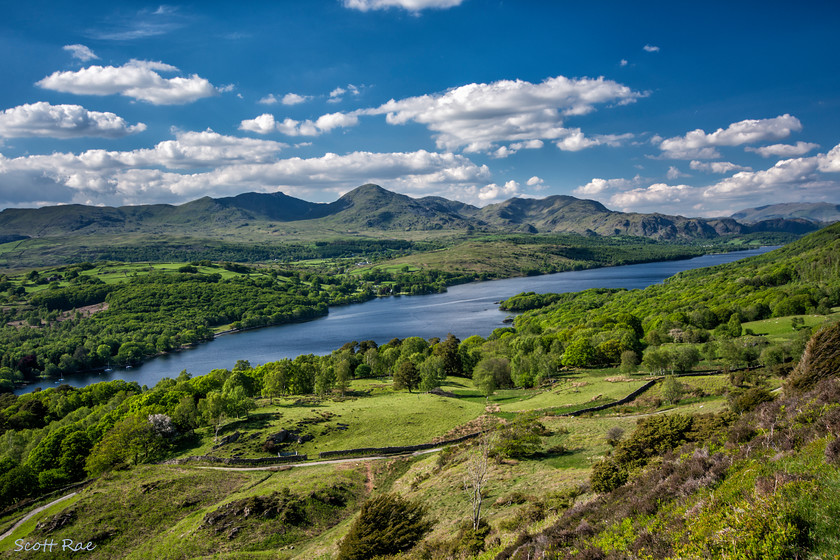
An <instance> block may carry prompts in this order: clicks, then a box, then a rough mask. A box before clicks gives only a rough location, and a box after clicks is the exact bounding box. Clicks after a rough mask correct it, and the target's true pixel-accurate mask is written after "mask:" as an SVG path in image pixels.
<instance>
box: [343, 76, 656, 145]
mask: <svg viewBox="0 0 840 560" xmlns="http://www.w3.org/2000/svg"><path fill="white" fill-rule="evenodd" d="M644 95H645V94H644V93H640V92H636V91H633V90H632V89H630V88H628V87H627V86H624V85H621V84H619V83H617V82H614V81H611V80H606V79H604V78H603V77H601V78H596V79H592V78H580V79H570V78H566V77H564V76H558V77H555V78H549V79H547V80H545V81H543V82H542V83H539V84H534V83H530V82H526V81H523V80H502V81H498V82H493V83H490V84H476V83H473V84H468V85H465V86H461V87H457V88H453V89H450V90H447V91H445V92H443V93H440V94H431V95H422V96H418V97H409V98H405V99H400V100H393V99H392V100H391V101H389V102H387V103H385V104H384V105H381V106H380V107H377V108H372V109H365V110H363V111H359V112H358V113H359V114H368V115H378V114H384V115H386V121H387V122H388V123H389V124H393V125H399V124H405V123H407V122H417V123H420V124H424V125H426V127H428V128H429V130H431V131H433V132H434V133H435V134H434V138H435V142H436V144H437V146H438V148H440V149H446V150H455V149H459V148H460V149H463V150H464V151H465V152H485V153H494V152H496V155H497V156H503V155H505V153H504V152H502V153H499V152H498V150H499V145H500V144H501V145H504V146H505V147H507V149H508V151H515V150H516V149H520V148H521V147H523V146H525V147H527V144H522V143H527V142H533V141H536V140H541V141H543V140H548V141H553V142H554V143H555V144H556V145H557V146H558V147H559V148H560V149H562V150H570V151H576V150H581V149H584V148H587V147H591V146H595V145H600V144H605V143H613V144H614V143H616V142H619V141H620V139H621V138H624V137H626V135H625V136H603V137H600V139H599V138H587V137H585V136H584V134H583V133H582V132H581V130H580V129H577V128H571V129H570V128H566V127H565V126H564V119H565V118H567V117H572V116H578V115H585V114H588V113H591V112H592V111H594V110H595V108H596V106H597V105H603V104H610V105H624V104H628V103H633V102H635V101H636V100H637V99H638V98H640V97H643V96H644Z"/></svg>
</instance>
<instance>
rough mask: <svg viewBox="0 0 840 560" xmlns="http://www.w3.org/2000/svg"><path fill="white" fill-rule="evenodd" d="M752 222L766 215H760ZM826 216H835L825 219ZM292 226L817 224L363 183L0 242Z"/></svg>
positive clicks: (23, 222) (80, 222)
mask: <svg viewBox="0 0 840 560" xmlns="http://www.w3.org/2000/svg"><path fill="white" fill-rule="evenodd" d="M777 206H778V205H777ZM800 206H802V205H800ZM815 206H817V205H815ZM826 206H830V205H826ZM765 208H769V207H765ZM820 208H822V206H820ZM756 210H758V209H756ZM770 214H772V213H770ZM749 215H750V216H756V217H760V216H761V215H760V214H759V213H758V212H754V213H752V214H749ZM820 215H823V216H828V215H830V213H828V212H827V211H823V213H822V214H820ZM747 221H748V220H746V219H744V222H747ZM295 222H307V223H308V224H310V225H311V226H312V227H314V228H315V229H323V230H330V231H334V232H354V233H359V232H391V234H393V235H396V234H397V232H412V231H452V232H459V231H460V232H463V231H473V230H475V231H485V232H507V233H511V232H523V233H579V234H582V235H606V236H610V235H633V236H641V237H649V238H653V239H665V240H676V239H698V238H699V239H712V238H715V237H719V236H721V235H727V234H746V233H754V232H788V233H797V234H802V233H807V232H809V231H813V230H815V229H818V225H815V224H814V223H813V222H812V221H809V220H807V219H801V218H799V219H787V218H780V217H772V218H770V219H761V220H754V221H752V222H750V223H748V224H747V223H742V222H741V221H739V220H735V219H733V218H717V219H703V218H686V217H683V216H669V215H665V214H638V213H626V212H616V211H613V210H610V209H608V208H606V207H605V206H604V205H603V204H601V203H600V202H597V201H594V200H586V199H579V198H575V197H573V196H560V195H555V196H549V197H546V198H542V199H531V198H511V199H509V200H506V201H504V202H500V203H498V204H491V205H489V206H485V207H484V208H478V207H476V206H472V205H470V204H465V203H463V202H457V201H452V200H448V199H445V198H441V197H431V196H430V197H424V198H411V197H409V196H406V195H403V194H399V193H395V192H392V191H389V190H387V189H384V188H382V187H380V186H379V185H373V184H365V185H362V186H360V187H357V188H355V189H353V190H351V191H350V192H348V193H346V194H345V195H343V196H342V197H341V198H339V199H338V200H336V201H334V202H330V203H316V202H308V201H305V200H301V199H299V198H295V197H292V196H288V195H286V194H284V193H282V192H276V193H270V194H269V193H244V194H240V195H237V196H232V197H224V198H215V199H214V198H210V197H203V198H199V199H197V200H193V201H191V202H187V203H185V204H181V205H178V206H173V205H169V204H154V205H140V206H121V207H118V208H113V207H96V206H84V205H79V204H71V205H66V206H47V207H44V208H37V209H19V208H9V209H6V210H3V211H2V212H0V239H7V240H13V239H22V238H31V237H54V236H68V235H87V234H117V233H134V234H147V235H148V234H157V235H195V234H196V233H201V234H206V235H207V236H209V237H213V236H214V235H218V236H223V235H224V236H227V237H230V236H231V235H235V234H236V233H237V232H238V231H239V230H240V229H241V228H243V227H254V226H260V225H261V227H264V228H270V227H274V226H276V225H277V224H282V223H295Z"/></svg>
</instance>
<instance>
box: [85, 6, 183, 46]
mask: <svg viewBox="0 0 840 560" xmlns="http://www.w3.org/2000/svg"><path fill="white" fill-rule="evenodd" d="M109 19H110V21H109V23H108V26H107V27H108V28H107V29H99V30H91V31H88V34H89V35H90V36H92V37H95V38H96V39H104V40H110V41H132V40H135V39H142V38H145V37H156V36H159V35H165V34H167V33H171V32H173V31H176V30H178V29H180V28H182V27H184V25H186V24H187V23H188V21H189V20H190V19H191V18H189V16H187V15H186V14H182V13H180V12H179V11H178V8H176V7H171V6H158V7H157V8H156V9H154V10H151V9H143V10H139V11H137V12H123V13H122V14H121V15H120V16H117V17H115V18H109Z"/></svg>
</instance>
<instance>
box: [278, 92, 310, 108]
mask: <svg viewBox="0 0 840 560" xmlns="http://www.w3.org/2000/svg"><path fill="white" fill-rule="evenodd" d="M309 99H311V97H309V96H308V95H298V94H296V93H287V94H286V95H284V96H283V100H282V103H283V105H299V104H301V103H305V102H306V101H309Z"/></svg>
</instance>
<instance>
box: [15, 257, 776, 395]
mask: <svg viewBox="0 0 840 560" xmlns="http://www.w3.org/2000/svg"><path fill="white" fill-rule="evenodd" d="M773 248H774V247H763V248H760V249H751V250H747V251H737V252H733V253H720V254H714V255H704V256H702V257H696V258H693V259H686V260H679V261H665V262H654V263H644V264H633V265H626V266H616V267H607V268H594V269H590V270H579V271H573V272H558V273H556V274H547V275H544V276H528V277H525V278H507V279H504V280H492V281H488V282H473V283H470V284H462V285H460V286H452V287H450V288H449V290H448V291H447V292H445V293H442V294H430V295H424V296H410V297H409V296H399V297H385V298H378V299H374V300H371V301H368V302H365V303H359V304H354V305H348V306H344V307H332V308H330V312H329V314H328V315H327V316H326V317H320V318H318V319H314V320H312V321H307V322H304V323H290V324H286V325H279V326H274V327H265V328H261V329H254V330H250V331H244V332H238V333H232V334H226V335H222V336H219V337H217V338H216V339H215V340H213V341H212V342H208V343H205V344H200V345H198V346H195V347H193V348H189V349H186V350H182V351H180V352H175V353H172V354H167V355H164V356H159V357H156V358H153V359H151V360H149V361H147V362H145V363H143V364H142V365H140V366H136V367H134V368H128V369H121V368H120V369H116V368H115V369H114V371H112V372H108V373H105V372H99V373H97V372H88V373H81V374H76V375H72V376H67V377H66V378H65V379H64V380H63V383H67V384H69V385H73V386H75V387H83V386H85V385H89V384H91V383H97V382H99V381H110V380H113V379H125V380H126V381H137V382H138V383H139V384H140V385H148V386H149V387H152V386H154V385H155V384H156V383H157V382H158V381H160V380H161V379H162V378H164V377H176V376H177V375H178V374H179V373H180V372H181V370H184V369H186V370H187V371H188V372H190V373H191V374H193V375H201V374H204V373H207V372H209V371H210V370H212V369H215V368H228V369H229V368H232V367H233V365H234V364H235V363H236V361H237V360H248V361H249V362H251V365H254V366H256V365H257V364H263V363H266V362H272V361H275V360H279V359H281V358H294V357H295V356H298V355H300V354H329V353H330V352H332V351H333V350H335V349H337V348H340V347H341V346H342V345H343V344H344V343H346V342H350V341H352V340H357V341H362V340H374V341H376V343H377V344H383V343H385V342H388V341H389V340H391V339H392V338H394V337H398V338H406V337H409V336H420V337H423V338H426V339H428V338H431V337H434V336H437V337H440V338H444V337H446V335H447V333H450V332H451V333H452V334H454V335H455V336H457V337H458V338H460V339H461V340H463V339H465V338H467V337H468V336H471V335H474V334H477V335H480V336H483V337H486V336H487V335H489V334H490V333H491V332H492V331H493V330H494V329H497V328H499V327H503V326H505V324H504V323H503V321H504V319H505V318H506V317H509V316H511V314H509V313H507V312H504V311H501V310H499V306H498V302H499V301H500V300H503V299H506V298H509V297H511V296H513V295H516V294H518V293H520V292H537V293H548V292H558V293H559V292H579V291H581V290H586V289H589V288H628V289H632V288H644V287H646V286H650V285H651V284H656V283H659V282H662V281H663V280H665V279H666V278H668V277H669V276H673V275H674V274H676V273H678V272H682V271H684V270H690V269H693V268H702V267H707V266H714V265H717V264H724V263H729V262H733V261H736V260H739V259H743V258H746V257H751V256H754V255H759V254H762V253H766V252H767V251H769V250H771V249H773ZM56 384H57V383H56V382H55V381H50V380H43V381H39V382H37V383H33V384H31V385H28V386H26V387H24V388H22V389H18V390H16V391H15V393H16V394H22V393H28V392H30V391H33V390H34V389H36V388H38V387H41V388H47V387H54V386H56Z"/></svg>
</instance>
